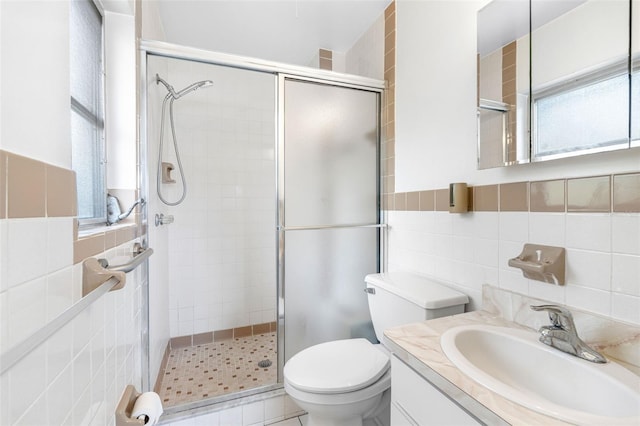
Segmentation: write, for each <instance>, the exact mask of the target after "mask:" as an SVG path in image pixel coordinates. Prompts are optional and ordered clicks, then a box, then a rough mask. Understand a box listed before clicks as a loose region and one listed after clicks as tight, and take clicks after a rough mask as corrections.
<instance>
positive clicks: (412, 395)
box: [391, 355, 480, 426]
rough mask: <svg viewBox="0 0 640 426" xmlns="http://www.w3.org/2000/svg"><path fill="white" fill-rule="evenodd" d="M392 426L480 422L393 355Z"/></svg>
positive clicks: (459, 424) (473, 423)
mask: <svg viewBox="0 0 640 426" xmlns="http://www.w3.org/2000/svg"><path fill="white" fill-rule="evenodd" d="M391 424H392V425H393V426H405V425H407V426H428V425H443V426H444V425H451V426H454V425H455V426H462V425H478V424H480V423H479V422H478V421H477V420H475V419H474V418H473V417H472V416H471V415H469V414H467V412H466V411H464V410H463V409H462V408H461V407H460V406H458V405H457V404H456V403H455V402H453V401H452V400H450V399H449V398H447V397H446V396H445V395H443V394H442V393H441V392H440V391H439V390H438V389H437V388H435V387H434V386H433V385H432V384H431V383H429V382H428V381H427V380H425V379H424V378H423V377H422V376H420V375H419V374H418V373H417V372H415V371H414V370H413V369H411V367H409V366H408V365H407V364H405V363H404V362H403V361H402V360H400V359H399V358H397V357H396V356H395V355H394V356H392V357H391Z"/></svg>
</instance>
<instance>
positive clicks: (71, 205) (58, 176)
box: [46, 165, 78, 217]
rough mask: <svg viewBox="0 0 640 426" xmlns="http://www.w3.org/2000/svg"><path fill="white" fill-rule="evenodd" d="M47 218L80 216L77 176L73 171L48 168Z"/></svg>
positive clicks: (53, 167)
mask: <svg viewBox="0 0 640 426" xmlns="http://www.w3.org/2000/svg"><path fill="white" fill-rule="evenodd" d="M46 185H47V216H48V217H52V216H53V217H61V216H65V217H69V216H77V215H78V199H77V196H76V174H75V172H74V171H73V170H67V169H63V168H61V167H55V166H51V165H47V166H46Z"/></svg>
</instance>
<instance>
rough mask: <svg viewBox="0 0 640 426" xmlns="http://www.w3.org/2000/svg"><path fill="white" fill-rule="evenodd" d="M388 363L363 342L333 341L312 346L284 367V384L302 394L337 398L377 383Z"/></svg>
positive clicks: (380, 352) (387, 357)
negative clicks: (327, 395)
mask: <svg viewBox="0 0 640 426" xmlns="http://www.w3.org/2000/svg"><path fill="white" fill-rule="evenodd" d="M389 367H390V360H389V356H387V355H386V354H385V353H384V352H382V351H380V350H379V349H377V348H376V347H375V346H374V345H373V344H372V343H371V342H369V341H368V340H366V339H347V340H335V341H331V342H326V343H321V344H319V345H315V346H311V347H309V348H307V349H304V350H303V351H301V352H299V353H297V354H296V355H294V356H293V357H291V359H290V360H289V361H288V362H287V363H286V364H285V367H284V376H285V380H286V382H287V383H288V384H289V385H290V386H292V387H294V388H296V389H298V390H300V391H303V392H310V393H315V394H340V393H346V392H354V391H357V390H359V389H363V388H366V387H367V386H370V385H371V384H373V383H375V382H377V381H378V380H379V379H380V378H381V377H382V376H384V374H385V373H386V372H387V371H388V370H389Z"/></svg>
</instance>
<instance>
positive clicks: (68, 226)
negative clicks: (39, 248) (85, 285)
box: [46, 217, 73, 271]
mask: <svg viewBox="0 0 640 426" xmlns="http://www.w3.org/2000/svg"><path fill="white" fill-rule="evenodd" d="M47 225H48V231H47V232H48V233H47V248H46V250H47V271H56V270H59V269H62V268H67V267H70V266H71V265H72V264H73V240H72V238H71V237H72V235H73V218H71V217H60V218H49V219H48V220H47Z"/></svg>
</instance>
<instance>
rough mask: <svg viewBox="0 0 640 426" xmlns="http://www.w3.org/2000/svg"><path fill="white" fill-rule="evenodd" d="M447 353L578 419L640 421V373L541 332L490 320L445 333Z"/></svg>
mask: <svg viewBox="0 0 640 426" xmlns="http://www.w3.org/2000/svg"><path fill="white" fill-rule="evenodd" d="M440 344H441V346H442V350H443V351H444V353H445V355H447V357H448V358H449V359H450V360H451V362H452V363H453V364H454V365H455V366H456V367H458V368H459V369H460V370H461V371H462V372H463V373H465V374H466V375H468V376H469V377H471V378H472V379H473V380H475V381H476V382H478V383H480V384H481V385H483V386H485V387H487V388H489V389H490V390H492V391H494V392H496V393H498V394H499V395H501V396H503V397H504V398H506V399H509V400H511V401H513V402H515V403H518V404H520V405H523V406H525V407H527V408H529V409H531V410H534V411H537V412H540V413H543V414H546V415H549V416H552V417H555V418H557V419H560V420H564V421H567V422H571V423H576V424H600V425H603V424H607V425H613V424H620V425H624V424H632V425H638V424H640V376H637V375H635V374H634V373H632V372H631V371H629V370H627V369H626V368H624V367H622V366H621V365H619V364H616V363H615V362H612V361H609V362H608V363H606V364H596V363H592V362H589V361H585V360H583V359H580V358H577V357H575V356H572V355H569V354H566V353H564V352H561V351H559V350H558V349H554V348H551V347H549V346H547V345H545V344H543V343H540V342H539V341H538V333H535V332H533V331H526V330H520V329H511V328H506V327H493V326H485V325H472V326H460V327H455V328H451V329H449V330H447V331H446V332H445V333H443V334H442V337H441V340H440Z"/></svg>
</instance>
